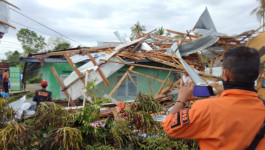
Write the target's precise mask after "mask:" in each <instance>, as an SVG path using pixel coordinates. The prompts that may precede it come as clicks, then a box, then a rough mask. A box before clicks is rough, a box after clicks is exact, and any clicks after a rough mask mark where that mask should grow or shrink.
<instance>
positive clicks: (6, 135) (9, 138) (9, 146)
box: [0, 121, 34, 150]
mask: <svg viewBox="0 0 265 150" xmlns="http://www.w3.org/2000/svg"><path fill="white" fill-rule="evenodd" d="M32 137H34V135H33V134H32V133H31V132H30V130H29V128H28V127H26V126H24V125H22V124H19V123H17V122H15V121H11V122H9V124H8V125H7V126H6V127H5V128H4V129H2V130H0V149H2V150H13V149H14V150H17V149H19V150H22V149H23V147H26V146H28V145H29V144H30V143H31V138H32Z"/></svg>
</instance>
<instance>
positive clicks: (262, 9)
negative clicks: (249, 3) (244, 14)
mask: <svg viewBox="0 0 265 150" xmlns="http://www.w3.org/2000/svg"><path fill="white" fill-rule="evenodd" d="M257 1H258V2H259V4H260V5H259V6H258V7H256V8H255V9H253V10H252V11H251V15H253V14H256V16H257V19H258V20H259V21H260V22H261V23H262V24H264V23H265V0H257ZM263 31H264V27H263Z"/></svg>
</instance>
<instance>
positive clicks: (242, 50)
mask: <svg viewBox="0 0 265 150" xmlns="http://www.w3.org/2000/svg"><path fill="white" fill-rule="evenodd" d="M259 67H260V58H259V53H258V51H257V50H256V49H254V48H249V47H246V46H240V47H235V48H232V49H230V50H228V51H227V52H225V53H224V60H223V68H224V69H227V70H229V71H230V72H231V76H232V78H233V80H234V81H235V82H244V83H251V82H254V81H255V80H256V79H257V78H258V76H259Z"/></svg>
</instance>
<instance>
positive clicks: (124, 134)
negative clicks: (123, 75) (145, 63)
mask: <svg viewBox="0 0 265 150" xmlns="http://www.w3.org/2000/svg"><path fill="white" fill-rule="evenodd" d="M94 83H95V82H94V81H93V82H90V83H88V86H87V87H86V88H87V89H90V90H91V91H92V90H93V88H94V87H95V86H94ZM90 94H92V95H93V93H90ZM90 96H91V95H90ZM92 99H93V100H92V103H90V104H87V105H86V106H85V107H84V108H82V109H81V110H79V111H68V110H65V109H64V108H63V107H62V106H60V105H57V104H55V103H53V102H43V103H41V104H40V105H39V106H38V108H37V110H36V113H35V116H34V118H33V119H28V120H26V121H24V122H23V123H19V122H15V121H13V120H14V115H15V112H14V111H13V110H12V109H10V108H9V107H8V106H7V104H8V103H7V101H6V100H0V102H1V103H0V115H1V120H0V122H1V126H0V148H1V149H4V150H13V149H59V150H83V149H87V150H112V149H142V150H144V149H148V150H149V149H157V150H160V149H161V150H162V149H169V150H170V149H176V150H183V149H184V150H188V149H193V150H197V149H198V146H197V142H196V141H194V140H181V139H172V138H169V137H167V136H166V134H165V133H164V131H163V129H162V127H161V126H160V123H159V122H156V121H154V120H153V118H152V116H151V114H156V113H159V112H161V111H162V110H163V109H162V107H161V105H160V104H158V103H156V101H155V99H154V98H153V96H152V95H146V94H142V93H139V94H138V96H137V98H136V100H135V102H134V103H133V104H132V105H130V106H125V109H122V110H121V111H120V115H121V116H122V118H123V121H116V120H114V119H113V118H112V117H108V118H100V108H101V107H102V104H103V102H106V101H109V100H107V99H102V98H98V97H96V95H93V97H92Z"/></svg>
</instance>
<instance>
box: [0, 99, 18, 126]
mask: <svg viewBox="0 0 265 150" xmlns="http://www.w3.org/2000/svg"><path fill="white" fill-rule="evenodd" d="M15 115H16V112H15V111H14V110H13V109H12V108H9V107H8V101H7V100H5V99H2V98H1V99H0V129H1V128H3V127H5V126H6V125H7V124H8V122H9V121H10V120H13V119H14V117H15Z"/></svg>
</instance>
